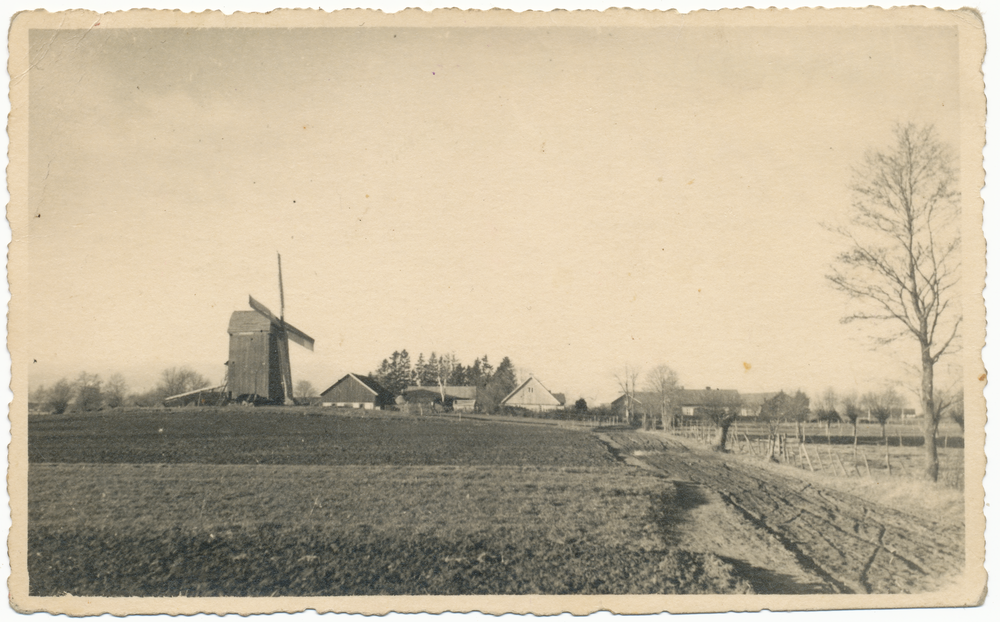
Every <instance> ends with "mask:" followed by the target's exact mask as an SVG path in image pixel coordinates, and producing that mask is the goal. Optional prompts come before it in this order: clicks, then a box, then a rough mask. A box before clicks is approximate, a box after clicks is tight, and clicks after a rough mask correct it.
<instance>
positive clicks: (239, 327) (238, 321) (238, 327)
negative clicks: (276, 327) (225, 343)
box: [229, 311, 271, 335]
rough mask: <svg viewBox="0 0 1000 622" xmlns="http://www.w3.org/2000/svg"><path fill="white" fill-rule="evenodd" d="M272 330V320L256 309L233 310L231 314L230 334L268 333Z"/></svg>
mask: <svg viewBox="0 0 1000 622" xmlns="http://www.w3.org/2000/svg"><path fill="white" fill-rule="evenodd" d="M270 330H271V320H269V319H267V318H266V317H264V316H263V315H261V314H260V313H257V312H256V311H233V314H232V315H231V316H229V334H230V335H235V334H236V333H266V332H269V331H270Z"/></svg>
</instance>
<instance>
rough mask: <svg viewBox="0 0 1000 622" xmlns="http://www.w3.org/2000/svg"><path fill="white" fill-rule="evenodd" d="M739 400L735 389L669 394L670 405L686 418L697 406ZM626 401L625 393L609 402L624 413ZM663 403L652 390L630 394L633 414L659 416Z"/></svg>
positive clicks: (616, 410)
mask: <svg viewBox="0 0 1000 622" xmlns="http://www.w3.org/2000/svg"><path fill="white" fill-rule="evenodd" d="M739 400H740V393H739V391H736V390H735V389H712V388H710V387H705V388H704V389H683V388H681V389H678V390H677V391H676V393H674V395H673V396H671V407H672V408H676V409H679V410H680V414H681V415H683V416H684V417H687V418H692V417H694V416H696V415H697V411H698V408H699V407H703V406H709V405H711V404H714V403H719V402H729V403H731V402H733V401H739ZM627 402H628V399H627V396H626V395H621V396H619V397H618V399H616V400H615V401H613V402H611V407H612V408H613V409H614V411H615V412H617V413H619V414H621V415H624V414H625V407H626V404H627ZM662 404H663V396H662V395H661V394H660V393H658V392H654V391H636V392H635V393H633V394H632V409H633V414H636V415H647V416H654V417H658V416H660V412H661V409H662ZM675 412H676V411H675Z"/></svg>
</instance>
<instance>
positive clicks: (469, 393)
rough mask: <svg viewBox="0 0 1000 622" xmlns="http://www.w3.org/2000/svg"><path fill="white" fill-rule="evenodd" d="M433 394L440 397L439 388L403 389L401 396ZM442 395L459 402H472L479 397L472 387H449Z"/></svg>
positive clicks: (447, 386)
mask: <svg viewBox="0 0 1000 622" xmlns="http://www.w3.org/2000/svg"><path fill="white" fill-rule="evenodd" d="M424 392H427V393H434V394H435V395H441V387H436V386H432V385H428V386H426V387H418V386H410V387H406V388H405V389H403V395H414V394H419V393H424ZM444 394H445V395H446V396H448V397H451V398H455V399H460V400H474V399H476V398H477V397H478V396H479V390H478V388H477V387H474V386H449V385H446V386H445V387H444Z"/></svg>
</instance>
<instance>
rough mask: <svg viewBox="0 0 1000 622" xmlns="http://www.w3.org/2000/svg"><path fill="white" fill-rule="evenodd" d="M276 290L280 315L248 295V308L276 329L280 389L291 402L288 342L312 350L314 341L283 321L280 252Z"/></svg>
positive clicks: (283, 303) (282, 282)
mask: <svg viewBox="0 0 1000 622" xmlns="http://www.w3.org/2000/svg"><path fill="white" fill-rule="evenodd" d="M278 291H279V295H280V297H281V298H280V300H281V315H277V316H276V315H275V314H274V313H272V312H271V310H270V309H268V308H267V307H266V306H264V305H263V304H262V303H260V302H259V301H257V300H254V297H253V296H250V308H251V309H253V310H254V311H256V312H257V313H259V314H261V315H263V316H264V317H265V318H267V320H268V321H269V322H270V323H271V325H272V326H274V328H275V329H276V330H275V331H274V332H275V337H276V339H275V341H276V342H277V343H276V344H275V345H276V346H277V352H276V354H277V357H276V358H277V359H278V366H279V367H280V370H279V372H280V379H281V389H282V392H283V393H284V398H285V402H286V403H291V402H292V399H293V397H294V396H293V394H292V364H291V361H290V360H289V356H288V342H289V341H294V342H295V343H297V344H299V345H300V346H302V347H303V348H306V349H308V350H312V349H313V345H314V344H315V341H314V340H313V338H312V337H310V336H309V335H307V334H305V333H304V332H302V331H301V330H299V329H297V328H295V327H294V326H292V325H291V324H287V323H286V322H285V284H284V279H283V277H282V274H281V255H280V254H279V255H278Z"/></svg>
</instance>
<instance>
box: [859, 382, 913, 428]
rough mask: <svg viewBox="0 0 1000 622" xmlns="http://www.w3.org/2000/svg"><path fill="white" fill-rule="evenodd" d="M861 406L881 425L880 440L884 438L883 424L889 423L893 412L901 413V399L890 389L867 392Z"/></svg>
mask: <svg viewBox="0 0 1000 622" xmlns="http://www.w3.org/2000/svg"><path fill="white" fill-rule="evenodd" d="M861 405H862V406H864V407H865V408H867V409H868V412H869V413H870V414H871V416H872V417H875V420H876V421H878V422H879V424H881V426H882V438H885V424H886V423H888V422H889V418H890V417H892V413H893V412H895V411H897V410H898V411H900V412H902V409H903V398H902V397H900V396H899V393H896V391H895V389H891V388H890V389H884V390H882V391H869V392H868V393H865V394H864V396H863V397H862V398H861Z"/></svg>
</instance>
